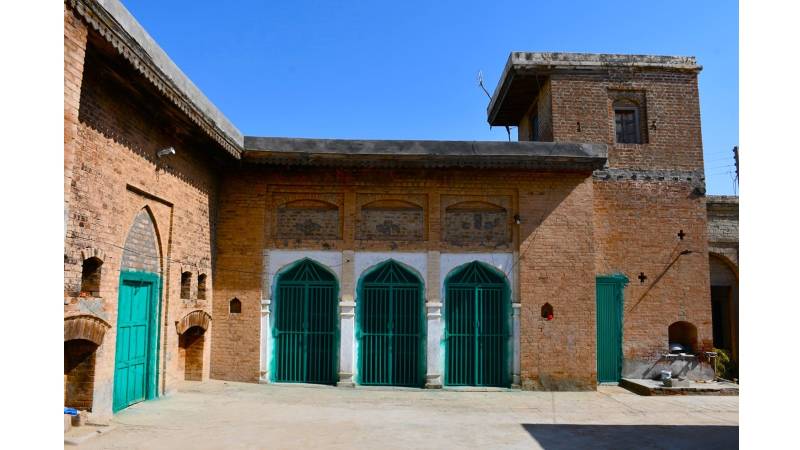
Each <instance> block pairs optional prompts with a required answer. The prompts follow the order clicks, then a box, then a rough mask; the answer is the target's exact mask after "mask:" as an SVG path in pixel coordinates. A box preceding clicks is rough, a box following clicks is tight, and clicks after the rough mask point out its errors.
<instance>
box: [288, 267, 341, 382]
mask: <svg viewBox="0 0 800 450" xmlns="http://www.w3.org/2000/svg"><path fill="white" fill-rule="evenodd" d="M276 291H277V297H276V302H275V327H274V329H273V333H274V337H275V370H274V374H275V375H274V378H273V379H274V381H277V382H284V383H316V384H335V383H336V380H337V373H336V372H337V367H336V361H337V357H336V356H337V351H338V330H339V328H338V321H337V319H338V316H337V311H338V304H337V284H336V278H335V277H334V276H333V274H331V273H330V272H328V271H327V270H326V269H324V268H323V267H322V266H320V265H318V264H316V263H314V262H313V261H311V260H303V261H301V262H300V263H299V264H297V265H296V266H295V267H293V268H292V269H290V270H289V271H288V272H286V273H284V274H282V275H281V276H280V277H279V279H278V285H277V290H276Z"/></svg>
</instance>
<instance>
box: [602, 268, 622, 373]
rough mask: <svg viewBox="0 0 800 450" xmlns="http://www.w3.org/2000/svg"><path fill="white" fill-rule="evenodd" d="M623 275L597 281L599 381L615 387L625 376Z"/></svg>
mask: <svg viewBox="0 0 800 450" xmlns="http://www.w3.org/2000/svg"><path fill="white" fill-rule="evenodd" d="M627 282H628V279H627V278H625V277H624V276H622V275H619V276H607V277H597V284H596V286H597V287H596V289H597V381H598V382H599V383H614V382H618V381H619V379H620V374H621V372H622V306H623V289H624V288H625V285H626V284H627Z"/></svg>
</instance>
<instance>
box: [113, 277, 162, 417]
mask: <svg viewBox="0 0 800 450" xmlns="http://www.w3.org/2000/svg"><path fill="white" fill-rule="evenodd" d="M157 299H158V277H157V276H156V275H153V274H145V273H135V272H129V273H126V272H123V273H122V275H121V276H120V286H119V307H118V316H117V350H116V354H115V363H114V404H113V410H114V411H115V412H116V411H119V410H121V409H123V408H126V407H128V406H130V405H132V404H134V403H138V402H140V401H142V400H145V399H149V398H153V397H154V396H155V393H156V366H157V363H156V361H157V354H158V343H157V341H158V326H157V322H158V311H157V310H158V301H157Z"/></svg>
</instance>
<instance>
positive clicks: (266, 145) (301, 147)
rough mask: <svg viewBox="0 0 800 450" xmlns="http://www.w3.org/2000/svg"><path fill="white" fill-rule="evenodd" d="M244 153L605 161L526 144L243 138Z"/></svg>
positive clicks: (600, 150)
mask: <svg viewBox="0 0 800 450" xmlns="http://www.w3.org/2000/svg"><path fill="white" fill-rule="evenodd" d="M244 149H245V151H247V152H270V153H285V154H289V153H292V154H309V155H310V154H318V155H325V154H328V155H336V154H338V155H348V156H364V157H367V156H403V157H415V156H417V157H419V156H430V157H440V158H442V157H444V158H447V157H463V156H470V157H484V156H486V157H490V156H509V157H516V156H520V157H547V158H576V159H579V158H587V159H594V158H599V159H606V158H607V157H608V146H607V145H606V144H595V143H578V142H528V141H522V142H520V141H511V142H509V141H444V140H438V141H437V140H356V139H312V138H284V137H258V136H245V137H244Z"/></svg>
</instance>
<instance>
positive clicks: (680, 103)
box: [551, 69, 703, 171]
mask: <svg viewBox="0 0 800 450" xmlns="http://www.w3.org/2000/svg"><path fill="white" fill-rule="evenodd" d="M551 89H552V108H553V110H552V114H553V138H554V140H555V141H560V142H595V143H606V144H608V145H609V149H608V164H609V167H611V168H624V169H640V170H655V169H665V170H670V169H672V170H689V171H694V170H702V168H703V148H702V136H701V133H700V100H699V94H698V88H697V75H696V74H693V73H683V72H652V71H646V72H642V71H627V70H620V69H617V70H614V69H609V73H605V74H585V75H553V76H552V78H551ZM620 93H627V94H628V95H630V96H633V97H639V98H642V99H645V108H644V109H645V112H646V120H647V141H646V142H647V143H646V144H615V142H614V141H615V132H614V114H613V103H614V98H615V94H620Z"/></svg>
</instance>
